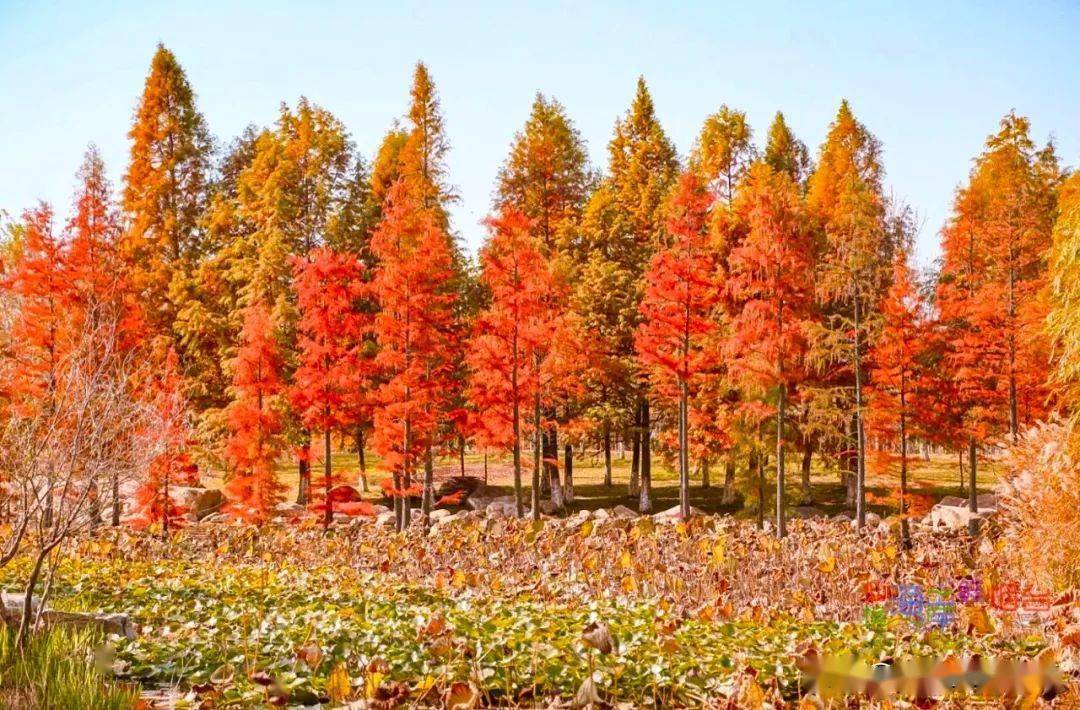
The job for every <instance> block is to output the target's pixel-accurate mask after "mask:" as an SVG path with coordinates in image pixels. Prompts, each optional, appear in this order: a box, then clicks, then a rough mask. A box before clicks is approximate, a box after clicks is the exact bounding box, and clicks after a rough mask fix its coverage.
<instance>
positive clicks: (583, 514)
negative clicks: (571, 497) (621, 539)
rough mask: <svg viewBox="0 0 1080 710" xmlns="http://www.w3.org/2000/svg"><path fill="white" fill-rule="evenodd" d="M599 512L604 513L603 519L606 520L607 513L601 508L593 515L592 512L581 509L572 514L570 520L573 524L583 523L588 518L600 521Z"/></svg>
mask: <svg viewBox="0 0 1080 710" xmlns="http://www.w3.org/2000/svg"><path fill="white" fill-rule="evenodd" d="M600 511H603V512H604V516H603V517H605V518H606V517H607V511H606V510H604V509H603V508H600V510H597V511H596V512H595V513H594V512H593V511H591V510H589V509H588V508H582V509H581V510H579V511H578V512H576V513H574V515H573V516H571V520H573V521H575V522H579V523H583V522H585V521H586V520H589V519H590V518H596V519H597V520H600V519H601V516H600Z"/></svg>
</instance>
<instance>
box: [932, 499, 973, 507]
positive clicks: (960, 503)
mask: <svg viewBox="0 0 1080 710" xmlns="http://www.w3.org/2000/svg"><path fill="white" fill-rule="evenodd" d="M967 504H968V501H967V498H961V497H960V496H945V497H944V498H942V499H941V500H940V501H938V505H945V506H948V507H950V508H965V507H967Z"/></svg>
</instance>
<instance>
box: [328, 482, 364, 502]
mask: <svg viewBox="0 0 1080 710" xmlns="http://www.w3.org/2000/svg"><path fill="white" fill-rule="evenodd" d="M363 499H364V497H363V496H362V495H360V491H358V490H356V489H355V488H353V487H352V486H344V485H343V486H334V487H333V488H331V489H330V501H331V502H333V503H359V502H360V501H362V500H363Z"/></svg>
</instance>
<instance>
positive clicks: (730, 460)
mask: <svg viewBox="0 0 1080 710" xmlns="http://www.w3.org/2000/svg"><path fill="white" fill-rule="evenodd" d="M720 502H721V503H722V504H723V505H731V504H732V503H734V502H735V456H734V454H730V453H729V454H728V457H727V461H725V462H724V494H723V496H721V498H720Z"/></svg>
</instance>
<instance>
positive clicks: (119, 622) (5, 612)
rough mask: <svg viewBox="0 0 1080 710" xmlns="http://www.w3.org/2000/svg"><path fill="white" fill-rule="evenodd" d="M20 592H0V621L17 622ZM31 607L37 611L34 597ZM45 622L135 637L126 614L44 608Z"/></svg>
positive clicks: (20, 609)
mask: <svg viewBox="0 0 1080 710" xmlns="http://www.w3.org/2000/svg"><path fill="white" fill-rule="evenodd" d="M25 599H26V598H25V597H24V596H23V595H22V594H9V593H7V592H4V593H3V594H0V601H2V604H0V622H3V623H6V624H10V625H14V624H18V623H19V620H20V619H21V615H22V607H23V603H24V602H25ZM30 604H31V608H32V609H33V610H34V612H35V613H36V612H37V609H38V606H39V602H38V600H37V598H36V597H33V598H31V600H30ZM41 619H42V621H43V622H44V623H45V624H65V625H68V626H75V627H77V628H94V629H98V630H100V631H102V632H103V633H106V634H116V635H117V636H124V637H125V638H128V639H134V638H135V627H134V625H133V624H132V623H131V617H129V616H128V615H127V614H83V613H79V612H74V611H56V610H55V609H46V610H45V611H44V612H42V614H41Z"/></svg>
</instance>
